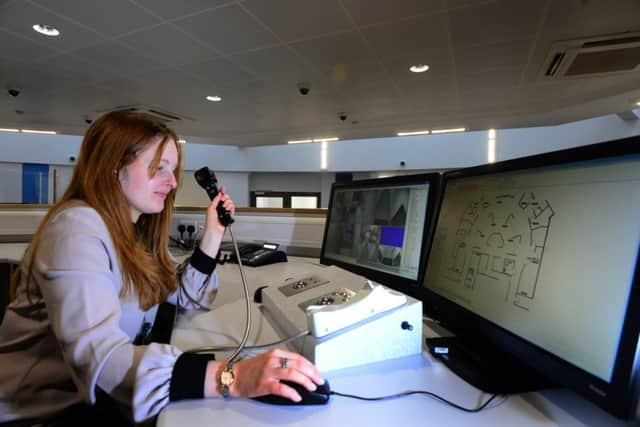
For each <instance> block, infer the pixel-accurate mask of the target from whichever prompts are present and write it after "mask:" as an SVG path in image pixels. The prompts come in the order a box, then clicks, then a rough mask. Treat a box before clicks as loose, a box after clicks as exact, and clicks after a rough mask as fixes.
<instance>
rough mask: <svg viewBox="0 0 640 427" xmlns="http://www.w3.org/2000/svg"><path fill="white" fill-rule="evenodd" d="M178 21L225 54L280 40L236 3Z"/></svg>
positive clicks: (176, 22)
mask: <svg viewBox="0 0 640 427" xmlns="http://www.w3.org/2000/svg"><path fill="white" fill-rule="evenodd" d="M175 24H176V25H178V26H179V27H180V28H182V29H183V30H184V31H185V32H187V33H189V34H192V35H193V36H195V37H197V38H198V39H200V40H202V41H203V42H205V43H207V44H209V45H210V46H212V47H214V48H216V49H217V50H219V51H221V52H223V53H225V54H231V53H234V52H241V51H246V50H251V49H257V48H260V47H265V46H270V45H274V44H276V43H277V42H278V41H277V40H276V38H275V37H274V36H273V35H272V34H271V33H269V32H268V31H267V30H265V29H264V28H262V26H261V25H259V24H258V23H257V22H256V21H255V19H253V18H252V17H251V16H249V15H248V14H247V13H246V12H244V11H243V10H242V9H240V7H238V6H236V5H232V6H226V7H221V8H219V9H215V10H212V11H210V12H205V13H201V14H198V15H195V16H190V17H187V18H184V19H180V20H178V21H175Z"/></svg>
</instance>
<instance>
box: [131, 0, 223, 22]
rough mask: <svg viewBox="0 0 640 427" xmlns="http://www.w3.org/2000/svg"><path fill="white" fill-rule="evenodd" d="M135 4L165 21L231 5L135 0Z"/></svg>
mask: <svg viewBox="0 0 640 427" xmlns="http://www.w3.org/2000/svg"><path fill="white" fill-rule="evenodd" d="M135 2H136V3H138V4H139V5H141V6H143V7H145V8H147V9H148V10H150V11H152V12H153V13H155V14H158V15H160V16H162V17H163V18H165V19H174V18H179V17H181V16H186V15H193V14H196V13H198V12H203V11H207V10H210V9H214V8H216V7H219V6H221V5H223V4H228V3H232V1H230V0H180V1H176V0H135Z"/></svg>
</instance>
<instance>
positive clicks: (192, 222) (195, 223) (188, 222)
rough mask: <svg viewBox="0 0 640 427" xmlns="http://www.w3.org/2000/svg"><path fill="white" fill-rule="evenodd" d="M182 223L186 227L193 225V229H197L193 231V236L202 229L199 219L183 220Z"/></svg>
mask: <svg viewBox="0 0 640 427" xmlns="http://www.w3.org/2000/svg"><path fill="white" fill-rule="evenodd" d="M180 225H184V226H185V228H187V227H189V226H190V225H191V226H193V229H194V230H195V231H194V233H193V237H195V235H196V234H198V232H199V231H200V227H201V222H200V221H198V220H181V221H180ZM185 233H186V232H185ZM185 237H186V236H185Z"/></svg>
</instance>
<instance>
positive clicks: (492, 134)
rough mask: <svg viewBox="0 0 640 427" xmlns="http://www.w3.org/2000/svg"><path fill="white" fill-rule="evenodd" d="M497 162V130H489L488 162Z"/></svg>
mask: <svg viewBox="0 0 640 427" xmlns="http://www.w3.org/2000/svg"><path fill="white" fill-rule="evenodd" d="M495 161H496V130H495V129H489V139H488V140H487V162H489V163H495Z"/></svg>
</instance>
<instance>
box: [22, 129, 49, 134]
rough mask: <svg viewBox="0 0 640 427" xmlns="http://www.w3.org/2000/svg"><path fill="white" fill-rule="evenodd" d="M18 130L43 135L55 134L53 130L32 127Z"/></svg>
mask: <svg viewBox="0 0 640 427" xmlns="http://www.w3.org/2000/svg"><path fill="white" fill-rule="evenodd" d="M20 132H23V133H42V134H45V135H55V134H56V131H54V130H33V129H20Z"/></svg>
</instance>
